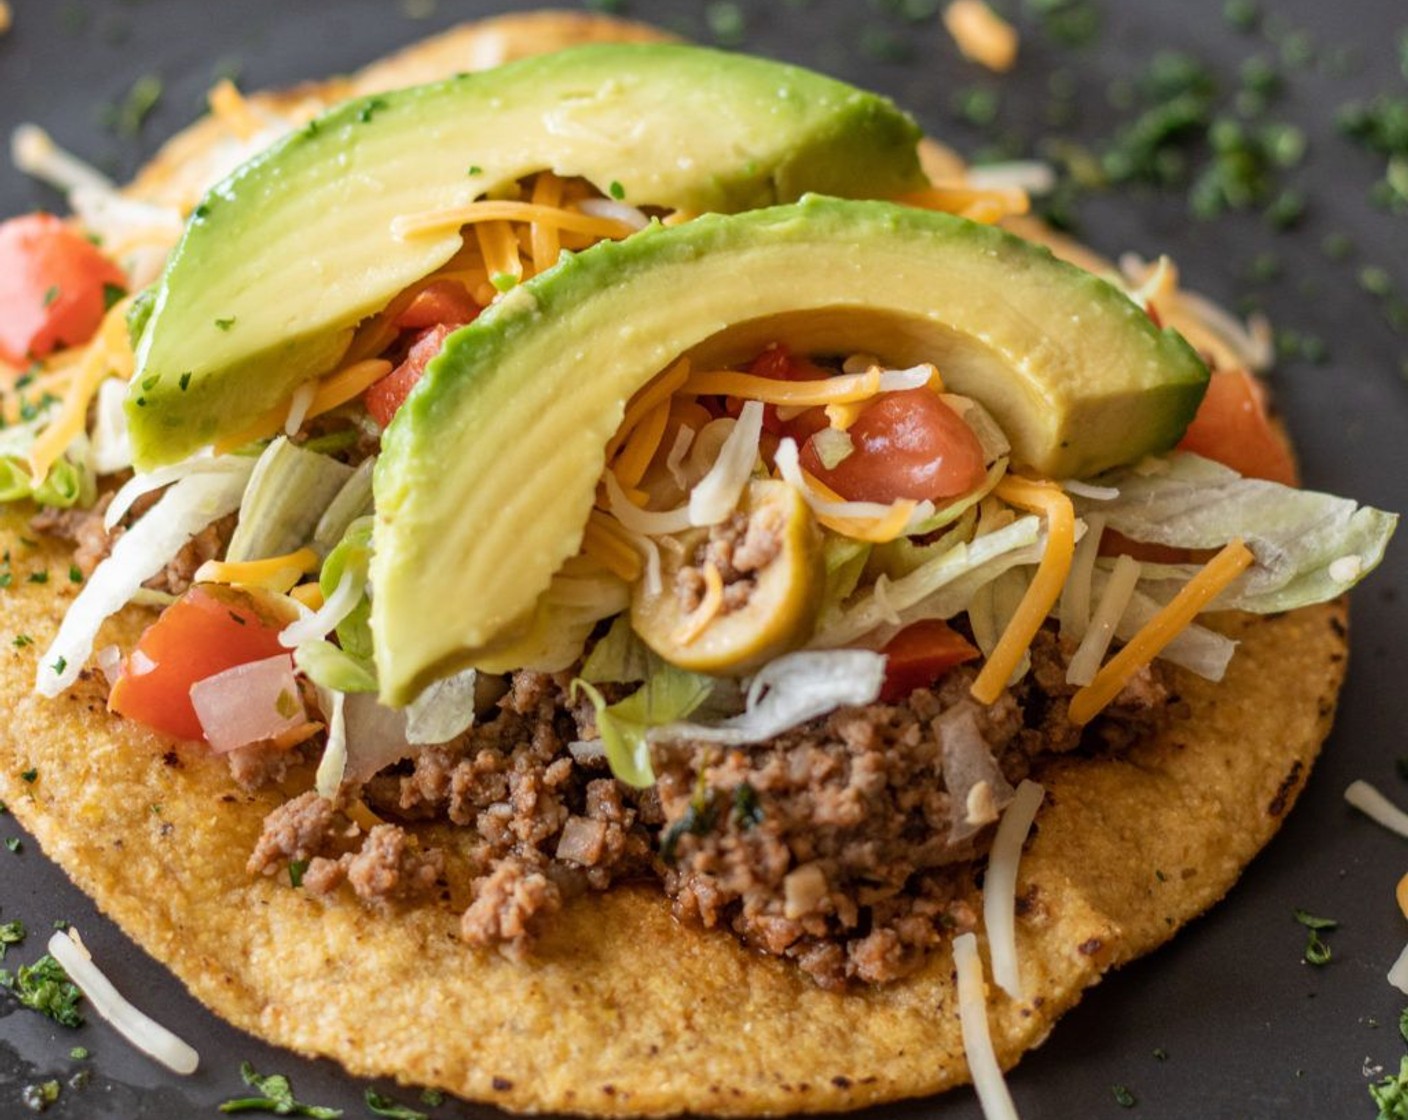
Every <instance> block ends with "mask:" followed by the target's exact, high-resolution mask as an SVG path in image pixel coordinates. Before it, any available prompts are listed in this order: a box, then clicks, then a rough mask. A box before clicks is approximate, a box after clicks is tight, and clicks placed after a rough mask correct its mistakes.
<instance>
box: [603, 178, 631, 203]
mask: <svg viewBox="0 0 1408 1120" xmlns="http://www.w3.org/2000/svg"><path fill="white" fill-rule="evenodd" d="M606 190H607V193H609V194H610V195H611V197H612V198H614V199H615V200H616V201H617V202H620V201H621V199H623V198H625V197H626V188H625V187H623V186H622V185H621V183H620V180H618V179H612V180H611V185H610V186H608V187H607V188H606Z"/></svg>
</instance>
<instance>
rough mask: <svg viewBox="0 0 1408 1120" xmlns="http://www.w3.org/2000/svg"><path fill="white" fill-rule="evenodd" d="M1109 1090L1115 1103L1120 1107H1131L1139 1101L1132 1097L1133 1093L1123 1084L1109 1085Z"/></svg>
mask: <svg viewBox="0 0 1408 1120" xmlns="http://www.w3.org/2000/svg"><path fill="white" fill-rule="evenodd" d="M1110 1092H1111V1093H1112V1094H1113V1095H1114V1098H1115V1103H1116V1104H1117V1105H1119V1106H1120V1107H1121V1108H1133V1107H1134V1106H1135V1105H1136V1104H1138V1103H1139V1102H1138V1101H1136V1100H1135V1099H1134V1094H1133V1093H1131V1092H1130V1091H1129V1090H1128V1089H1126V1088H1125V1087H1124V1086H1123V1085H1111V1086H1110Z"/></svg>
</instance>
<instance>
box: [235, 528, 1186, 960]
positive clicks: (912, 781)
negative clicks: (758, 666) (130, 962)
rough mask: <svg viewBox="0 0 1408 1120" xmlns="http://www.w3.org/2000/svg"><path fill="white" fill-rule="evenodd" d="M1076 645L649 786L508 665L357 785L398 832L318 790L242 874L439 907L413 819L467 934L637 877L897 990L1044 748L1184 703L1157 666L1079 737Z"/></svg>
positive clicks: (577, 705)
mask: <svg viewBox="0 0 1408 1120" xmlns="http://www.w3.org/2000/svg"><path fill="white" fill-rule="evenodd" d="M755 545H756V542H755ZM755 545H754V546H750V545H749V544H748V531H747V528H746V526H743V525H737V526H734V531H730V532H725V533H721V534H719V535H718V537H717V539H714V540H711V541H710V542H708V543H706V544H705V545H704V546H703V548H704V552H701V554H700V559H701V562H703V559H704V556H705V554H706V553H708V550H709V549H715V551H714V553H713V562H715V563H719V564H720V565H722V564H724V563H725V562H727V563H731V564H734V565H736V564H737V563H738V562H739V556H740V552H742V553H744V554H746V553H747V552H748V550H749V549H750V548H753V547H755ZM764 551H765V550H764ZM755 555H758V553H755ZM736 570H737V569H736V568H735V571H736ZM1069 653H1070V650H1069V648H1063V647H1062V646H1061V644H1060V642H1059V641H1058V639H1057V638H1056V636H1055V634H1054V632H1052V631H1049V630H1044V631H1042V632H1041V633H1040V634H1039V635H1038V638H1037V640H1036V641H1035V642H1034V643H1033V645H1032V650H1031V656H1032V669H1031V672H1030V673H1028V674H1027V676H1026V677H1025V678H1024V679H1023V681H1022V682H1021V683H1020V684H1019V685H1018V686H1017V687H1015V688H1013V689H1012V690H1010V692H1009V693H1008V694H1006V695H1004V696H1003V697H1002V698H1001V699H1000V700H999V701H998V702H997V703H996V704H993V705H991V706H989V707H983V706H980V705H978V704H975V703H974V702H973V701H972V700H971V699H970V698H969V693H968V689H969V686H970V684H971V683H972V680H973V677H974V675H975V674H974V672H973V670H971V669H969V668H960V669H957V670H955V671H953V672H951V673H950V674H949V675H948V676H946V677H945V678H944V679H943V680H942V681H941V682H940V683H939V684H938V685H936V686H935V687H934V688H931V689H918V690H916V691H915V692H914V693H912V694H911V695H910V696H909V697H908V698H906V699H905V700H904V701H903V702H902V703H899V704H873V705H868V706H865V707H859V708H844V709H840V710H838V711H835V712H833V713H831V714H830V715H828V716H825V717H822V718H820V719H816V720H813V721H811V722H810V723H808V724H806V725H804V726H802V727H799V728H796V729H795V730H793V731H791V732H788V733H787V734H785V735H783V736H780V737H779V738H777V739H775V740H773V741H772V742H769V743H766V744H761V745H757V746H750V747H736V748H722V747H719V746H715V745H710V744H705V743H681V744H677V745H675V746H673V747H670V748H668V749H658V750H657V752H656V759H655V766H656V773H657V776H658V779H659V781H658V785H657V787H656V788H654V789H651V790H648V791H639V790H634V789H631V788H630V787H628V786H625V785H623V784H622V783H620V782H618V781H616V780H615V779H614V778H612V777H611V776H610V773H609V771H608V770H607V768H606V764H605V759H604V758H603V757H602V756H601V754H600V751H599V749H596V750H593V749H590V747H588V748H586V749H584V743H588V742H590V741H591V740H594V739H595V738H596V735H597V730H596V726H595V719H594V715H593V710H592V708H591V706H590V704H588V703H587V702H586V701H585V700H584V699H582V698H580V697H579V698H577V699H575V700H574V699H573V698H572V697H571V695H570V681H571V676H572V674H571V673H563V674H556V675H547V674H543V673H534V672H526V671H525V672H519V673H515V674H512V675H511V677H510V678H509V679H508V680H507V681H506V683H505V685H504V691H503V694H502V696H501V697H500V698H499V699H498V701H497V703H496V704H495V705H494V706H493V707H492V708H491V710H489V711H488V712H484V713H481V718H480V719H479V721H478V723H477V724H476V726H474V727H473V728H472V729H470V730H469V731H468V732H466V733H465V734H464V735H462V736H461V737H460V738H459V739H458V740H456V741H455V742H453V743H449V744H445V745H443V746H438V747H431V748H427V749H425V750H423V751H422V752H421V753H420V754H419V755H418V756H417V757H416V758H415V759H414V760H412V761H408V762H404V763H401V764H399V765H398V766H395V767H392V768H390V769H388V770H386V771H383V772H382V773H381V774H379V775H377V776H376V777H375V778H373V779H372V780H371V781H370V782H368V783H367V784H366V785H365V786H364V787H363V788H362V789H361V790H360V791H348V793H347V795H348V796H351V795H352V793H353V792H359V793H360V796H362V797H363V798H364V799H365V801H366V802H367V803H368V804H369V805H370V806H371V808H372V809H373V810H374V811H375V812H376V813H377V814H379V815H380V816H382V817H385V818H388V819H390V820H391V821H393V822H396V823H388V824H384V825H378V826H377V827H375V828H373V829H372V830H371V832H370V833H368V834H364V833H363V832H362V831H361V830H360V829H359V828H357V826H356V825H354V824H353V823H352V822H351V821H350V820H349V819H348V818H347V816H346V815H345V814H344V813H343V812H342V810H341V808H340V807H339V806H337V805H334V804H332V803H329V802H326V801H323V800H322V799H319V798H317V797H316V795H314V794H305V795H303V796H302V797H300V798H296V799H295V800H293V801H291V802H289V803H288V804H287V805H284V806H283V807H281V808H280V809H279V810H277V811H276V812H274V813H272V814H270V816H269V818H268V820H267V822H266V824H265V830H264V835H263V836H262V837H261V838H260V840H259V843H258V845H257V846H256V849H255V852H254V854H253V856H252V857H251V859H250V870H251V872H255V873H257V872H264V873H266V874H269V873H272V872H273V871H274V870H275V869H277V868H278V867H280V866H282V865H284V864H287V863H288V862H290V861H294V862H298V863H301V864H305V865H306V870H305V871H304V874H303V885H304V889H306V890H309V891H311V892H313V893H327V892H329V891H334V890H339V889H342V888H343V887H344V885H345V886H346V887H347V888H350V889H351V890H352V891H353V892H354V893H355V894H356V895H357V896H358V897H359V898H361V899H362V900H364V901H366V902H368V903H371V904H376V905H386V904H390V903H396V902H404V901H409V900H413V899H415V898H419V897H425V896H427V895H428V894H431V893H433V891H434V889H435V888H436V887H437V885H438V884H439V883H440V881H441V879H442V877H443V874H444V862H443V858H442V857H441V854H440V853H439V852H437V851H433V850H431V851H421V850H420V849H419V848H418V847H417V846H416V845H415V842H414V840H413V839H411V837H410V836H409V834H408V832H407V829H408V828H411V827H413V823H414V822H416V821H426V820H436V819H439V820H448V821H449V822H451V823H453V824H455V825H458V826H460V827H461V828H463V829H465V830H466V832H467V835H468V836H469V838H470V844H469V845H468V848H469V855H470V860H471V864H472V866H473V868H474V871H473V877H472V879H471V881H470V883H469V884H468V886H469V897H470V902H469V905H468V907H467V909H466V910H465V911H464V913H463V915H462V918H461V923H460V932H461V936H462V937H463V938H464V940H465V941H466V942H468V943H470V944H475V945H484V946H495V947H497V948H498V949H499V950H500V951H502V952H504V953H505V954H506V955H508V956H510V957H513V958H515V959H518V958H521V957H523V956H524V955H525V954H527V953H529V952H530V951H531V948H532V944H533V941H534V939H535V938H536V937H537V936H538V935H539V934H540V933H541V932H542V931H543V929H544V928H545V927H546V925H547V924H548V923H549V922H550V921H551V919H552V916H553V915H554V914H556V913H557V912H558V910H560V909H561V907H562V906H563V904H564V902H565V901H566V900H567V899H569V898H571V897H572V896H573V895H575V894H577V893H580V892H581V891H583V890H589V889H590V890H603V889H605V888H606V887H608V886H609V885H610V884H611V883H613V882H616V881H619V880H621V879H624V878H642V877H645V878H651V879H654V880H655V881H658V882H660V883H661V884H662V885H663V888H664V890H665V893H666V894H667V896H668V897H669V898H670V900H671V905H672V906H673V909H674V912H675V914H676V915H677V916H678V917H679V918H680V920H681V921H684V922H687V923H697V924H700V925H704V926H708V927H722V928H727V929H731V930H733V931H734V932H735V933H736V934H737V935H738V936H739V937H740V938H742V939H743V940H744V941H745V942H746V943H748V944H750V945H752V946H754V947H756V948H758V949H760V950H762V951H764V952H767V953H771V954H774V955H778V956H784V957H787V958H790V959H792V960H794V961H795V962H796V963H797V964H798V966H799V967H800V968H802V969H803V970H804V971H805V972H807V973H808V974H809V975H810V976H812V977H813V978H814V979H815V980H816V981H817V983H819V984H821V985H823V986H827V987H836V986H840V985H844V984H846V983H848V982H852V981H857V982H862V983H884V982H886V981H890V980H894V979H896V978H898V977H901V976H904V975H906V974H908V973H909V972H911V971H913V970H914V969H915V968H916V967H918V966H919V965H920V964H921V963H922V962H923V960H924V958H925V955H926V953H927V952H928V951H929V950H931V949H932V948H934V947H935V946H937V945H939V944H940V943H941V942H943V941H945V940H947V939H948V938H950V937H952V936H953V935H954V934H955V933H958V932H962V931H964V930H967V929H970V928H972V927H973V926H974V924H975V922H976V916H975V915H974V914H973V913H972V911H971V909H970V907H969V905H968V904H967V902H966V901H965V900H966V899H967V898H968V897H970V896H971V889H972V885H973V881H974V876H975V875H976V874H977V868H978V860H979V859H980V857H981V856H982V855H983V853H984V852H985V851H986V847H987V844H988V843H989V842H990V836H991V832H992V829H991V824H992V822H993V821H995V820H996V819H997V817H998V815H999V813H1000V811H1001V809H1002V808H1003V807H1004V806H1005V804H1006V802H1007V800H1008V799H1009V798H1010V797H1011V793H1012V786H1013V784H1014V783H1016V782H1018V781H1020V780H1021V778H1023V777H1024V776H1026V774H1027V773H1028V772H1029V771H1030V770H1031V769H1032V767H1033V765H1034V764H1036V763H1037V762H1038V761H1039V760H1040V759H1042V758H1045V757H1049V756H1050V755H1052V754H1057V753H1063V752H1067V751H1071V750H1074V749H1077V748H1081V749H1086V750H1098V751H1104V750H1112V749H1120V748H1122V747H1123V746H1125V745H1126V744H1127V743H1128V742H1129V741H1130V740H1131V739H1133V738H1136V737H1139V736H1143V735H1145V734H1147V733H1149V732H1150V731H1151V730H1152V729H1153V728H1154V727H1155V726H1156V725H1157V723H1158V721H1159V720H1160V719H1162V718H1163V716H1164V713H1166V712H1167V711H1169V710H1170V708H1171V707H1172V706H1173V705H1175V704H1176V700H1175V698H1173V697H1171V696H1170V695H1169V692H1168V689H1167V685H1166V683H1165V680H1164V675H1163V673H1162V671H1161V670H1159V669H1157V668H1156V669H1153V670H1145V671H1143V672H1142V673H1140V674H1139V675H1137V676H1136V678H1135V679H1134V681H1132V682H1131V684H1130V685H1129V686H1128V687H1127V688H1126V689H1125V690H1124V692H1123V693H1122V694H1121V695H1120V697H1119V698H1118V699H1117V700H1116V702H1115V703H1114V704H1113V705H1111V706H1110V707H1109V708H1108V709H1107V710H1106V712H1105V714H1104V715H1103V716H1102V718H1101V719H1100V720H1099V721H1097V722H1096V723H1095V724H1093V725H1092V726H1091V727H1090V728H1088V729H1087V730H1086V731H1085V732H1084V733H1082V731H1081V729H1079V728H1076V727H1075V726H1073V725H1072V724H1071V723H1070V721H1069V720H1068V718H1067V714H1066V709H1067V705H1068V703H1069V700H1070V697H1071V695H1072V694H1073V693H1074V692H1075V689H1074V688H1073V687H1072V686H1069V685H1067V684H1066V683H1065V662H1066V659H1067V657H1068V656H1069ZM607 691H608V693H609V694H610V698H613V699H614V698H615V697H616V695H617V694H618V693H616V692H613V690H612V687H611V686H607ZM620 691H622V692H624V691H627V690H620ZM574 751H575V753H574Z"/></svg>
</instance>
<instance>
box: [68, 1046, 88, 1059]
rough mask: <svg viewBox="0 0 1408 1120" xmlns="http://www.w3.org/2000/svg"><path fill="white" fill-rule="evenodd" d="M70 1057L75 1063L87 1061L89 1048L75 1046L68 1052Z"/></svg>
mask: <svg viewBox="0 0 1408 1120" xmlns="http://www.w3.org/2000/svg"><path fill="white" fill-rule="evenodd" d="M68 1056H69V1057H70V1058H72V1059H73V1060H74V1061H75V1062H83V1061H87V1060H88V1047H86V1046H75V1047H74V1048H73V1049H72V1050H70V1051H69V1052H68Z"/></svg>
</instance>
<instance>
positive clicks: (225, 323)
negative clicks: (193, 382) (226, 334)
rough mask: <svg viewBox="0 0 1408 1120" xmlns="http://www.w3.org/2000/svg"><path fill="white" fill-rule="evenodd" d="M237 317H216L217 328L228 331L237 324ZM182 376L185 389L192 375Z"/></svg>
mask: <svg viewBox="0 0 1408 1120" xmlns="http://www.w3.org/2000/svg"><path fill="white" fill-rule="evenodd" d="M236 318H237V316H235V315H231V316H230V317H229V318H228V319H216V320H215V326H216V329H217V330H222V331H227V330H229V329H230V328H231V327H233V326H234V325H235V319H236ZM181 376H182V377H183V378H184V381H183V382H182V384H181V388H183V389H184V388H185V387H186V383H187V382H189V381H190V377H191V375H190V374H189V373H185V374H182V375H181Z"/></svg>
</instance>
